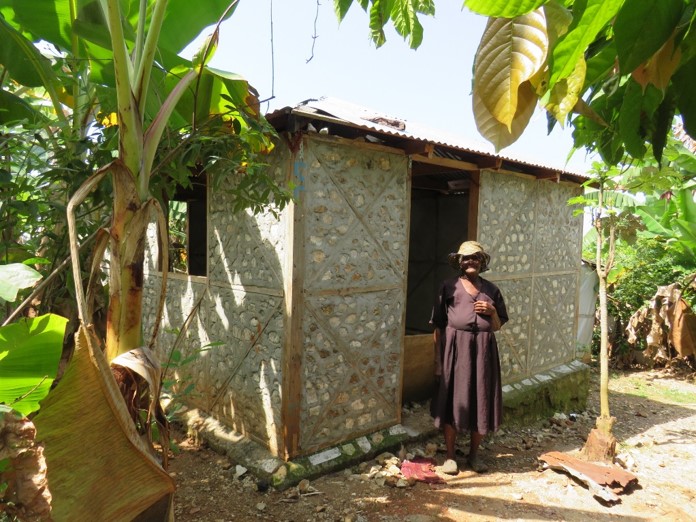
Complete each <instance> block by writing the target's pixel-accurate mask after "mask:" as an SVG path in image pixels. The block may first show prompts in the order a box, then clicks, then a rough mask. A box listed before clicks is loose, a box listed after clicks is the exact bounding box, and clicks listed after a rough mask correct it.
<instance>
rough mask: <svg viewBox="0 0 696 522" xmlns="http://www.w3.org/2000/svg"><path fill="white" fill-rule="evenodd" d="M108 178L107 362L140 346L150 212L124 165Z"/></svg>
mask: <svg viewBox="0 0 696 522" xmlns="http://www.w3.org/2000/svg"><path fill="white" fill-rule="evenodd" d="M111 174H112V180H113V185H114V218H113V222H112V225H111V229H110V233H111V242H110V246H111V259H110V272H109V308H108V311H107V317H106V323H107V325H106V359H107V361H112V360H113V359H114V358H115V357H117V356H118V355H120V354H122V353H125V352H127V351H129V350H132V349H133V348H138V347H140V346H142V344H143V334H142V301H143V266H144V261H145V232H146V228H147V209H148V208H149V207H148V206H147V205H144V204H143V203H142V202H141V200H140V198H139V196H138V193H137V187H136V185H135V180H134V177H133V176H132V174H131V173H130V171H129V170H128V169H127V168H126V167H125V166H124V165H123V164H121V163H118V164H117V165H114V168H113V169H112V171H111Z"/></svg>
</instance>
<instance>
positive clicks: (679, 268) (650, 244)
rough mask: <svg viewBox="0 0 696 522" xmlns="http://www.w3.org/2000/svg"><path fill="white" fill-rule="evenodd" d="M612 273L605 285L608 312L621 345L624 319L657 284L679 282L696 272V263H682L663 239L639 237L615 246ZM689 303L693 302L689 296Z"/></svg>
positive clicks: (625, 320)
mask: <svg viewBox="0 0 696 522" xmlns="http://www.w3.org/2000/svg"><path fill="white" fill-rule="evenodd" d="M616 266H617V270H616V273H615V274H613V277H612V283H611V285H610V288H609V294H610V295H611V299H609V302H608V306H609V314H610V315H611V316H613V317H615V318H617V319H618V320H619V324H620V325H621V331H620V332H617V334H619V335H618V337H617V339H620V344H621V345H626V346H627V342H626V340H625V337H624V335H625V334H624V332H623V328H625V327H626V325H627V324H628V319H629V318H630V317H631V316H632V315H633V314H634V313H635V312H636V311H637V310H638V309H639V308H640V307H642V306H643V305H645V304H646V303H647V302H648V301H650V299H651V298H652V297H653V296H654V295H655V292H656V291H657V287H658V286H665V285H669V284H672V283H675V282H682V281H683V280H684V279H685V278H686V277H687V276H688V275H689V274H693V273H694V272H696V263H684V262H683V260H682V259H680V258H679V257H678V256H677V255H675V252H674V250H672V249H671V248H670V247H669V245H667V244H666V243H665V242H664V241H661V240H659V239H655V238H640V239H639V240H638V241H637V242H636V243H635V245H627V244H622V245H620V246H619V247H618V248H617V253H616ZM685 298H687V299H690V300H691V303H690V304H691V305H692V306H693V305H694V304H696V303H695V302H694V299H693V296H692V297H690V298H689V296H688V294H687V295H685Z"/></svg>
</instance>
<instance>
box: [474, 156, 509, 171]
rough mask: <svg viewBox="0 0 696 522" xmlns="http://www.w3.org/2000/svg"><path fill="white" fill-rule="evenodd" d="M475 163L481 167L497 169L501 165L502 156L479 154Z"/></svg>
mask: <svg viewBox="0 0 696 522" xmlns="http://www.w3.org/2000/svg"><path fill="white" fill-rule="evenodd" d="M476 164H477V165H478V166H479V168H481V169H492V170H498V169H499V168H500V167H502V166H503V158H496V157H493V156H481V157H480V158H479V159H477V160H476Z"/></svg>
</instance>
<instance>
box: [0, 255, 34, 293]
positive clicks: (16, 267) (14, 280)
mask: <svg viewBox="0 0 696 522" xmlns="http://www.w3.org/2000/svg"><path fill="white" fill-rule="evenodd" d="M41 277H42V276H41V274H40V273H39V272H37V271H36V270H34V269H33V268H31V267H30V266H27V265H25V264H23V263H11V264H9V265H0V301H1V300H5V301H9V302H12V301H14V300H15V299H17V292H19V291H20V290H22V289H24V288H30V287H32V286H34V284H35V283H36V282H37V281H38V280H39V279H41Z"/></svg>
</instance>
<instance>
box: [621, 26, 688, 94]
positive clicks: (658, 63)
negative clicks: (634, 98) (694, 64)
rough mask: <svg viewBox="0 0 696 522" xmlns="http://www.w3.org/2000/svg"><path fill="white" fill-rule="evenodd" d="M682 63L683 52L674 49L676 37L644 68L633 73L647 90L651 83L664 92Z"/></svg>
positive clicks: (667, 42)
mask: <svg viewBox="0 0 696 522" xmlns="http://www.w3.org/2000/svg"><path fill="white" fill-rule="evenodd" d="M680 61H681V50H680V49H679V48H678V47H677V48H676V49H675V48H674V35H673V36H672V37H671V38H670V39H669V40H667V41H666V42H665V43H664V45H663V46H662V47H660V49H659V50H658V51H657V52H656V53H655V54H654V55H653V56H652V57H651V58H650V59H649V60H648V61H647V62H645V63H644V64H643V65H642V66H640V67H638V68H637V69H636V70H635V71H633V73H632V75H633V79H634V80H635V81H636V82H638V83H639V84H640V86H641V87H643V89H645V88H646V87H647V86H648V84H649V83H652V84H653V85H654V86H655V87H657V88H658V89H660V90H662V91H663V92H664V91H665V90H666V89H667V86H668V85H669V80H670V78H671V77H672V74H674V71H675V69H676V68H677V66H678V65H679V62H680Z"/></svg>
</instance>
